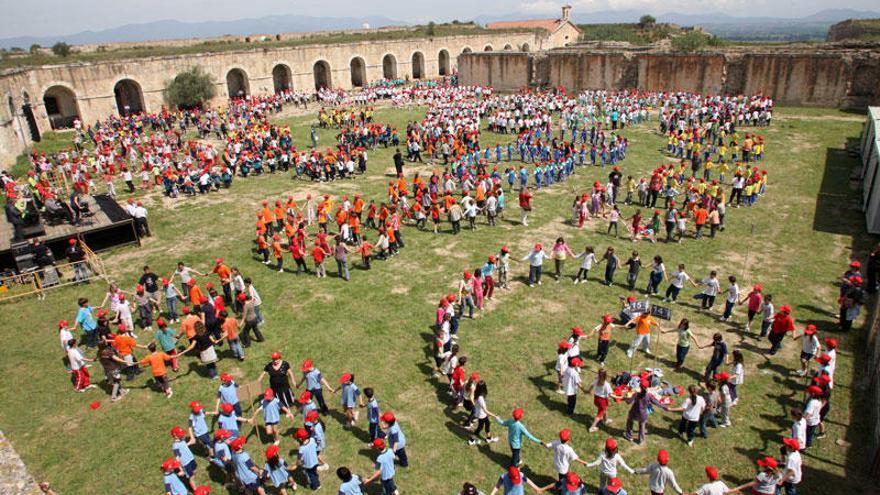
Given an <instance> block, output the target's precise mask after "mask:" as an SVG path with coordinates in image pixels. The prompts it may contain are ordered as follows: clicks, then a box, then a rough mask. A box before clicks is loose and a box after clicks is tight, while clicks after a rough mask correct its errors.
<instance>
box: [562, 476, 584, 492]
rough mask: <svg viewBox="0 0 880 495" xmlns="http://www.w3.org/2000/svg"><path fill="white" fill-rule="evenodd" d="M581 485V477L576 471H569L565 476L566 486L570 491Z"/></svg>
mask: <svg viewBox="0 0 880 495" xmlns="http://www.w3.org/2000/svg"><path fill="white" fill-rule="evenodd" d="M580 486H581V477H580V476H578V474H577V473H575V472H574V471H569V472H568V474H567V475H566V477H565V487H566V488H568V491H570V492H574V491H575V490H577V489H578V488H579V487H580Z"/></svg>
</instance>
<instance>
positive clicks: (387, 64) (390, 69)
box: [382, 53, 397, 79]
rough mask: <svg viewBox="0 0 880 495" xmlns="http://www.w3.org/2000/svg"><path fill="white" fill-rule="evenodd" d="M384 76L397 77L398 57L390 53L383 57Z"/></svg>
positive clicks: (388, 77) (386, 77)
mask: <svg viewBox="0 0 880 495" xmlns="http://www.w3.org/2000/svg"><path fill="white" fill-rule="evenodd" d="M382 77H384V78H385V79H397V59H396V58H394V55H392V54H390V53H389V54H388V55H385V56H384V57H382Z"/></svg>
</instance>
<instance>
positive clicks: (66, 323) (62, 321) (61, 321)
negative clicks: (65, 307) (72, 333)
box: [58, 320, 70, 328]
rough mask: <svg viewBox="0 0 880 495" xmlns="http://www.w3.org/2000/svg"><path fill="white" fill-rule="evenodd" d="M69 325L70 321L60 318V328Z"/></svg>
mask: <svg viewBox="0 0 880 495" xmlns="http://www.w3.org/2000/svg"><path fill="white" fill-rule="evenodd" d="M67 325H70V322H69V321H67V320H58V328H64V327H66V326H67Z"/></svg>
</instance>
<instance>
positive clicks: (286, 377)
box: [257, 351, 296, 408]
mask: <svg viewBox="0 0 880 495" xmlns="http://www.w3.org/2000/svg"><path fill="white" fill-rule="evenodd" d="M271 357H272V360H271V361H269V362H268V363H267V364H266V366H264V367H263V371H262V372H261V373H260V376H259V377H258V378H257V382H262V381H263V378H265V377H266V375H268V376H269V388H271V389H272V392H274V393H275V397H277V398H278V400H279V401H280V402H281V404H282V405H283V406H284V407H287V408H293V407H294V405H295V402H294V400H293V391H292V389H291V386H290V384H291V383H296V377H295V376H293V369H292V368H291V367H290V363H288V362H287V361H285V360H283V359H281V353H280V352H278V351H275V352H273V353H272V356H271Z"/></svg>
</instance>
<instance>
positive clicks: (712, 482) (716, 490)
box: [687, 466, 729, 495]
mask: <svg viewBox="0 0 880 495" xmlns="http://www.w3.org/2000/svg"><path fill="white" fill-rule="evenodd" d="M706 478H708V479H709V482H708V483H704V484H703V485H702V486H700V488H698V489H697V491H695V492H693V493H689V494H687V495H724V494H725V493H727V492H728V491H729V490H728V488H727V485H725V484H724V482H723V481H721V480H719V479H718V470H717V469H715V468H714V467H712V466H706Z"/></svg>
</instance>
